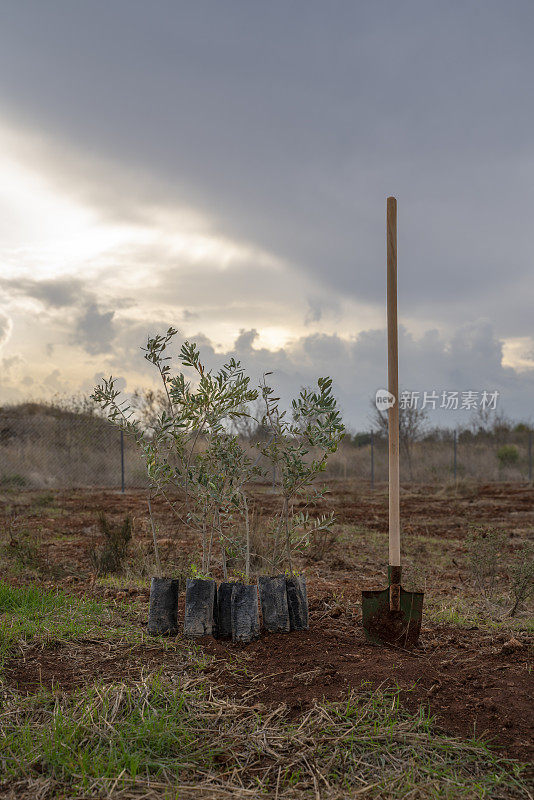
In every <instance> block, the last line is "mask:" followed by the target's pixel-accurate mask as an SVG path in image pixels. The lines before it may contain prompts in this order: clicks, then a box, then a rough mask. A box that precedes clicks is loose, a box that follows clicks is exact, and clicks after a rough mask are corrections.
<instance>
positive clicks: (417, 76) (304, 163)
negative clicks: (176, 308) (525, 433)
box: [0, 0, 534, 336]
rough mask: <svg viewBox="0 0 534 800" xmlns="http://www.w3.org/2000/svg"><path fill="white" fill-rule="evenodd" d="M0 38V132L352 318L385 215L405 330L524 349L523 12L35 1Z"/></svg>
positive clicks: (531, 17)
mask: <svg viewBox="0 0 534 800" xmlns="http://www.w3.org/2000/svg"><path fill="white" fill-rule="evenodd" d="M0 17H1V18H0V23H1V24H0V29H1V31H2V34H1V37H2V41H1V42H0V44H1V46H0V96H1V97H2V99H3V101H4V107H5V108H6V109H7V113H8V114H10V115H11V116H12V118H13V119H15V120H18V121H21V122H23V123H26V124H28V125H35V126H39V127H41V128H42V130H46V131H48V133H49V135H53V136H56V137H57V138H58V140H62V141H65V142H67V143H71V144H72V145H74V146H76V147H78V148H81V149H82V150H83V149H85V150H86V151H87V152H88V153H91V154H92V153H97V154H102V155H104V156H106V157H107V158H109V159H111V160H112V161H113V160H114V161H115V162H116V163H117V164H118V165H120V166H121V168H123V169H126V170H130V171H131V175H132V179H133V181H134V182H135V176H136V174H137V172H138V171H140V172H141V171H142V172H143V174H145V173H146V174H150V175H152V176H154V177H155V178H158V179H160V180H161V184H162V189H161V193H162V197H161V198H159V199H160V200H161V199H162V198H164V197H165V196H166V197H167V199H168V200H169V201H170V200H171V199H172V200H173V201H179V202H183V203H186V204H188V205H190V206H192V207H196V208H199V209H201V210H203V211H206V212H207V213H208V214H209V215H210V217H211V218H213V219H214V220H215V221H216V223H217V224H218V225H219V227H220V229H221V230H223V231H224V232H225V233H226V234H227V235H230V236H232V235H233V236H236V237H239V238H242V239H245V240H246V241H253V242H254V243H256V244H257V245H258V246H260V247H262V248H263V249H265V250H267V251H268V252H272V253H274V254H275V255H277V256H280V257H281V258H284V259H286V260H288V261H289V262H291V263H293V264H295V265H296V266H297V267H298V268H300V269H302V270H305V271H307V272H308V273H310V274H313V275H314V276H315V277H316V278H318V279H319V280H321V281H323V282H324V283H325V284H328V286H329V287H331V288H332V289H333V290H334V291H337V292H338V293H339V294H340V295H341V294H343V295H348V296H353V297H354V298H357V299H359V300H363V301H366V302H368V303H371V304H375V303H380V304H381V303H382V300H383V295H384V270H383V261H384V205H385V203H384V199H385V197H386V195H388V194H396V195H397V196H398V198H399V269H400V275H401V279H400V289H399V292H400V300H401V306H402V309H403V311H404V313H406V314H408V315H411V316H412V317H414V316H419V317H421V318H426V319H428V318H432V319H434V320H435V321H436V324H442V325H447V324H448V325H458V324H463V323H465V322H467V321H469V320H470V319H472V318H473V317H477V318H478V317H481V316H487V317H490V318H492V319H494V321H495V328H496V331H497V333H498V335H499V336H506V335H518V336H519V335H529V334H531V333H532V323H531V319H530V318H529V315H528V306H527V304H526V303H524V302H522V301H521V312H520V313H519V315H518V314H516V313H515V305H514V300H513V298H514V297H515V298H517V296H518V295H521V296H522V297H524V290H525V288H527V289H530V291H531V292H532V274H531V273H532V266H531V252H532V249H531V245H530V233H529V230H530V227H531V209H532V201H533V200H534V188H533V187H534V180H533V178H534V174H533V169H534V168H533V164H534V160H533V144H532V134H531V131H532V127H533V122H534V83H533V82H532V80H531V75H532V66H533V55H532V47H531V41H532V31H533V29H534V5H533V4H532V2H530V0H516V1H515V2H513V3H502V2H496V1H494V2H484V3H467V4H458V3H437V2H428V0H420V1H419V2H410V1H407V2H403V3H395V2H382V3H373V4H371V3H369V4H368V3H354V2H339V3H336V4H329V3H324V2H309V0H306V2H303V0H300V1H299V2H294V3H286V2H274V3H262V4H260V3H246V2H238V0H228V2H225V3H218V2H203V1H202V0H199V2H195V3H185V2H184V3H176V2H170V0H169V2H163V1H162V0H159V1H157V2H154V3H150V4H147V3H146V2H140V0H139V1H133V0H128V1H126V0H116V2H114V3H112V4H110V3H107V2H103V0H96V1H94V2H92V3H85V4H82V3H70V2H67V0H64V2H57V1H54V0H49V1H48V2H47V3H39V2H23V3H12V4H9V5H8V4H4V5H3V8H2V10H1V12H0ZM112 184H113V180H112V177H111V179H110V180H109V182H105V181H103V182H102V186H101V189H102V195H105V193H106V186H108V187H110V186H112ZM93 188H94V187H93ZM138 191H139V198H140V200H139V202H142V200H141V198H142V197H143V185H141V186H140V187H139V190H138ZM146 192H147V193H152V192H155V189H154V187H153V185H152V184H151V185H150V186H149V185H148V184H147V185H146ZM108 199H109V202H110V205H111V206H112V205H113V203H115V202H117V203H118V202H119V198H118V197H117V196H114V195H113V192H111V194H110V196H109V198H108ZM156 199H158V198H156V197H155V196H152V197H150V198H149V197H148V195H147V196H146V197H145V201H148V200H154V201H155V200H156ZM499 297H501V299H502V302H499ZM473 310H475V313H473ZM310 313H311V314H312V315H313V314H314V313H318V312H314V311H313V305H312V311H311V312H310Z"/></svg>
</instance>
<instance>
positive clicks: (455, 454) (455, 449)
mask: <svg viewBox="0 0 534 800" xmlns="http://www.w3.org/2000/svg"><path fill="white" fill-rule="evenodd" d="M453 438H454V481H455V483H456V466H457V449H458V446H457V436H456V431H454V437H453Z"/></svg>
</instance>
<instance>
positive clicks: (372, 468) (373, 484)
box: [371, 431, 375, 491]
mask: <svg viewBox="0 0 534 800" xmlns="http://www.w3.org/2000/svg"><path fill="white" fill-rule="evenodd" d="M374 488H375V447H374V439H373V431H371V491H372V490H373V489H374Z"/></svg>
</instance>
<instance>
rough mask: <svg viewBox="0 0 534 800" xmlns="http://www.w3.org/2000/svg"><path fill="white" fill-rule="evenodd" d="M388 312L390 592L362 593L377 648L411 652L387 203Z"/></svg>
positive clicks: (417, 614)
mask: <svg viewBox="0 0 534 800" xmlns="http://www.w3.org/2000/svg"><path fill="white" fill-rule="evenodd" d="M387 307H388V309H387V310H388V390H389V394H390V397H389V400H390V403H391V404H390V405H389V408H388V442H389V566H388V584H389V585H388V588H387V589H382V590H379V591H363V592H362V624H363V628H364V631H365V635H366V637H367V639H369V641H371V642H373V643H374V644H394V645H397V646H400V647H413V646H414V645H415V644H417V640H418V638H419V632H420V630H421V619H422V616H423V592H407V591H406V590H405V589H403V588H402V586H401V585H400V584H401V574H402V568H401V562H400V507H399V373H398V343H397V201H396V199H395V198H394V197H388V199H387Z"/></svg>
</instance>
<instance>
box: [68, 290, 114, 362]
mask: <svg viewBox="0 0 534 800" xmlns="http://www.w3.org/2000/svg"><path fill="white" fill-rule="evenodd" d="M114 314H115V312H114V311H100V309H99V307H98V304H97V303H92V302H90V303H88V304H87V306H86V307H85V308H84V309H83V311H81V312H80V314H79V316H78V318H77V320H76V325H75V331H74V334H73V335H72V337H71V343H72V344H78V345H80V346H81V347H83V349H84V350H85V351H86V352H87V353H90V354H91V355H96V354H98V353H107V352H109V351H110V350H112V347H113V340H114V338H115V335H116V330H115V325H114V323H113V316H114Z"/></svg>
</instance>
